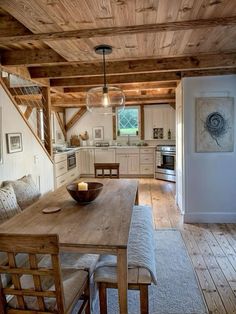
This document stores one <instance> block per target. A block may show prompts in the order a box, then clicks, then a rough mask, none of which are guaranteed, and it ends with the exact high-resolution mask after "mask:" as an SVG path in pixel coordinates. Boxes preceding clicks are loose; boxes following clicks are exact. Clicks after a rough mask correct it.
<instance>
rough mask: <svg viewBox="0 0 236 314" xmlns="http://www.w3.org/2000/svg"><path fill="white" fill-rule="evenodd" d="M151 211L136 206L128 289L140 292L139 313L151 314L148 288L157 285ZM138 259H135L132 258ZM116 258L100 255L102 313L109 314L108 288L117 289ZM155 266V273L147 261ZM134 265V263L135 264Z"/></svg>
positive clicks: (98, 274) (97, 278)
mask: <svg viewBox="0 0 236 314" xmlns="http://www.w3.org/2000/svg"><path fill="white" fill-rule="evenodd" d="M153 235H154V229H153V220H152V209H151V208H150V207H148V206H134V210H133V216H132V222H131V229H130V235H129V244H128V289H131V290H139V291H140V313H141V314H148V311H149V306H148V286H149V285H151V284H152V283H155V284H156V278H155V276H156V269H155V255H154V240H153ZM134 255H135V258H134V257H133V258H132V256H134ZM114 259H115V257H114V256H110V257H109V256H107V255H101V257H100V259H99V261H98V263H97V266H96V270H95V273H94V280H95V281H96V282H97V283H98V289H99V301H100V311H101V313H103V314H107V295H106V289H107V288H117V267H116V260H115V262H114ZM146 260H149V261H151V262H152V263H151V264H154V267H153V268H152V271H150V269H147V268H146V267H145V265H144V264H145V263H144V261H146ZM134 261H135V262H134Z"/></svg>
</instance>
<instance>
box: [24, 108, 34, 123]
mask: <svg viewBox="0 0 236 314" xmlns="http://www.w3.org/2000/svg"><path fill="white" fill-rule="evenodd" d="M32 111H33V108H32V107H27V108H26V110H25V112H24V117H25V119H26V120H29V117H30V115H31V113H32Z"/></svg>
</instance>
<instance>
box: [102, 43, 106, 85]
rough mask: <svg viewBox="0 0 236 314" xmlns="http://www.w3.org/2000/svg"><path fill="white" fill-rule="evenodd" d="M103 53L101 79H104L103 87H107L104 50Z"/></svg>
mask: <svg viewBox="0 0 236 314" xmlns="http://www.w3.org/2000/svg"><path fill="white" fill-rule="evenodd" d="M102 55H103V79H104V87H105V89H106V88H107V80H106V65H105V50H104V49H103V51H102Z"/></svg>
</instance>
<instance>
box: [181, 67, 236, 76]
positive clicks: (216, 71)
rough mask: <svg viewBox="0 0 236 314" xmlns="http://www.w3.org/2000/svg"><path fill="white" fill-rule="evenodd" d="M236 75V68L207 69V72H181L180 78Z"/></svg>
mask: <svg viewBox="0 0 236 314" xmlns="http://www.w3.org/2000/svg"><path fill="white" fill-rule="evenodd" d="M230 74H236V67H235V68H230V69H209V70H197V71H183V72H182V77H191V76H211V75H212V76H214V75H230Z"/></svg>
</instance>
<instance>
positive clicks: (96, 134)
mask: <svg viewBox="0 0 236 314" xmlns="http://www.w3.org/2000/svg"><path fill="white" fill-rule="evenodd" d="M103 138H104V131H103V127H102V126H97V127H95V128H93V139H94V140H95V141H102V140H103Z"/></svg>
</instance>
